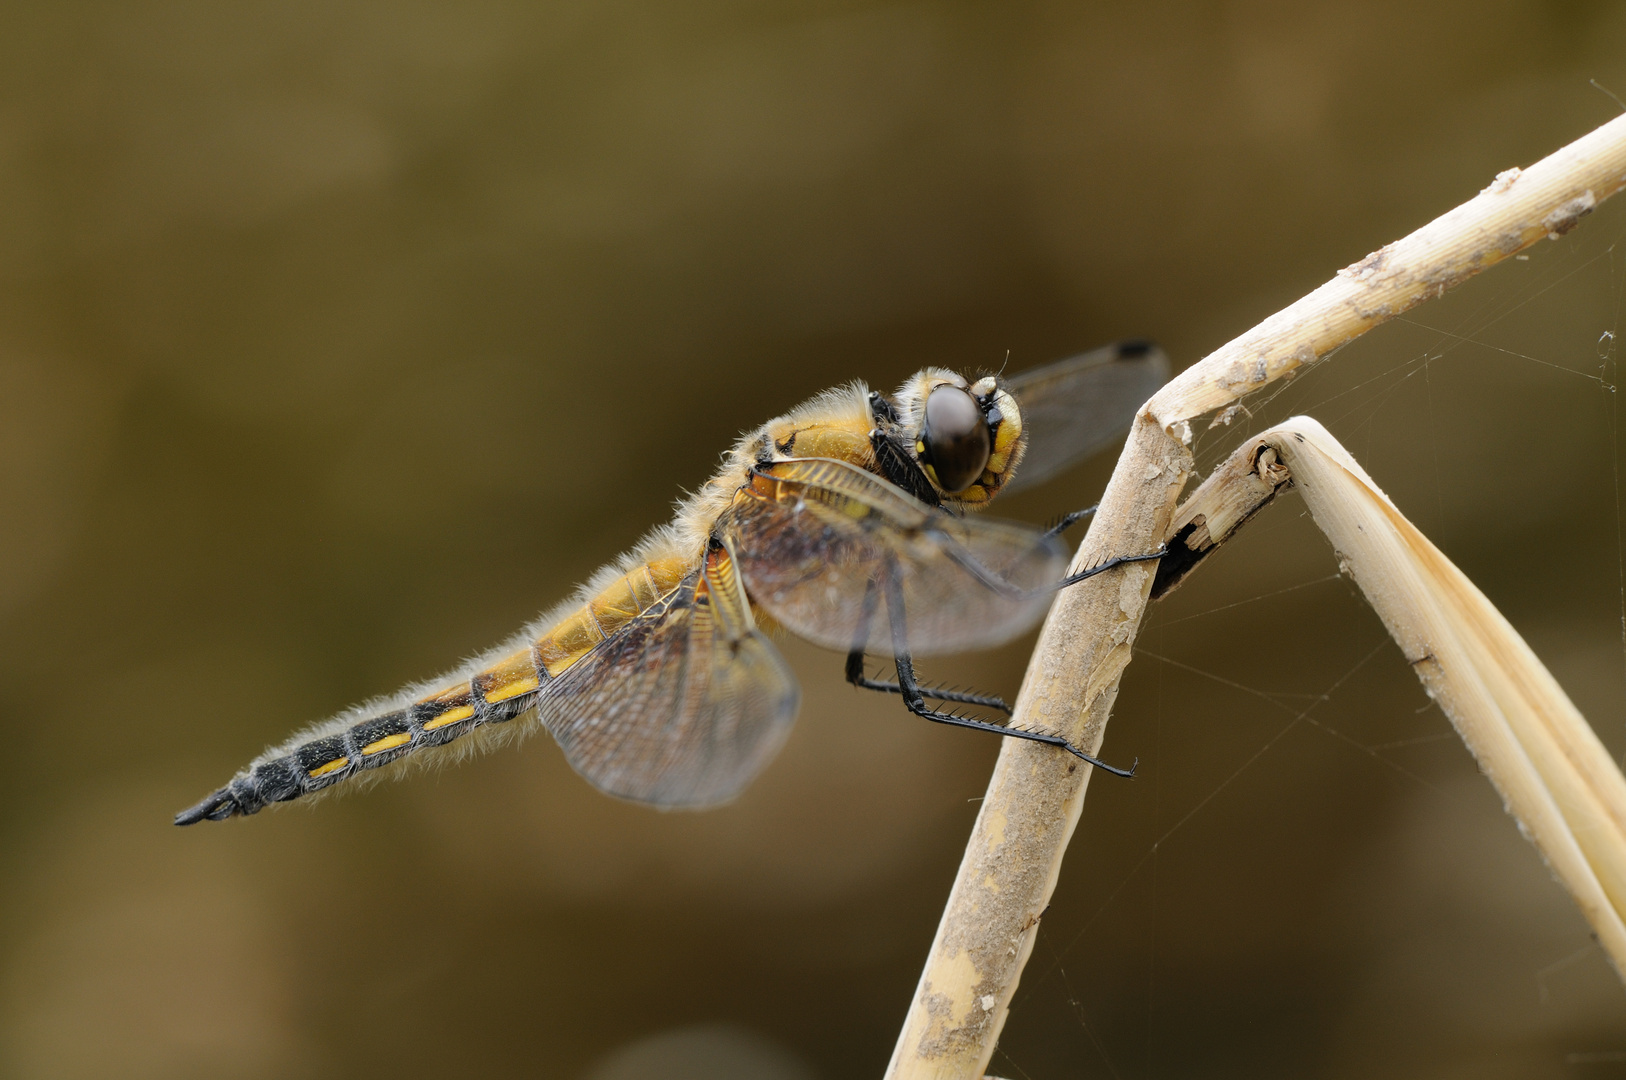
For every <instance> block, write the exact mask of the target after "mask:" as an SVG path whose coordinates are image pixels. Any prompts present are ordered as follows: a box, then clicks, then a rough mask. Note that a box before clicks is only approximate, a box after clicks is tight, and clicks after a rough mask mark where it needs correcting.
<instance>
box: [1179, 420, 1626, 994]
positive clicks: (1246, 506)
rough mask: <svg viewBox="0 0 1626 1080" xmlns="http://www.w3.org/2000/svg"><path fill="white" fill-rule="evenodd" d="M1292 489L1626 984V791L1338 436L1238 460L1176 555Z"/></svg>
mask: <svg viewBox="0 0 1626 1080" xmlns="http://www.w3.org/2000/svg"><path fill="white" fill-rule="evenodd" d="M1289 481H1291V485H1292V487H1293V488H1294V489H1295V490H1297V491H1298V492H1300V493H1301V494H1302V495H1303V496H1304V501H1305V502H1306V503H1308V504H1309V507H1310V513H1311V515H1312V516H1313V517H1314V518H1315V522H1316V524H1317V525H1319V526H1320V527H1321V531H1322V532H1324V533H1326V535H1327V539H1328V540H1330V541H1331V542H1332V546H1333V550H1334V551H1335V552H1336V553H1337V556H1338V563H1339V569H1340V570H1342V571H1343V572H1344V573H1347V574H1349V575H1350V577H1352V578H1354V579H1355V582H1356V584H1358V585H1359V586H1360V587H1361V591H1362V592H1363V593H1365V595H1366V598H1367V600H1368V602H1370V603H1371V605H1372V608H1373V610H1374V611H1376V612H1377V613H1378V616H1379V618H1381V619H1382V620H1383V624H1384V625H1385V626H1386V627H1388V629H1389V633H1390V635H1391V636H1393V637H1394V639H1395V642H1396V643H1397V644H1398V645H1399V646H1400V649H1401V651H1402V652H1403V653H1404V654H1405V657H1406V660H1407V661H1408V662H1409V663H1410V664H1411V665H1412V668H1413V669H1414V670H1415V671H1416V672H1417V676H1418V678H1420V679H1421V680H1422V681H1423V685H1424V687H1426V688H1427V690H1428V692H1429V696H1430V697H1432V698H1434V699H1435V701H1437V702H1438V703H1439V705H1440V707H1441V708H1442V709H1444V710H1445V713H1446V715H1447V716H1449V717H1450V718H1451V722H1452V724H1454V725H1455V726H1456V729H1457V732H1458V733H1459V734H1460V735H1461V736H1462V739H1463V742H1465V743H1467V744H1468V749H1469V750H1471V751H1473V755H1474V757H1475V758H1476V759H1477V760H1478V761H1479V766H1480V768H1481V769H1482V770H1483V771H1484V773H1485V775H1486V776H1487V777H1488V778H1489V779H1490V781H1491V783H1492V784H1494V785H1495V786H1496V790H1497V791H1498V792H1500V793H1501V795H1502V801H1503V803H1504V804H1505V805H1506V806H1507V809H1508V812H1509V813H1511V814H1512V815H1513V816H1514V818H1515V819H1517V821H1518V822H1519V825H1520V827H1521V828H1522V829H1523V830H1524V832H1525V835H1527V836H1528V837H1529V838H1530V839H1531V841H1532V842H1533V843H1534V844H1535V845H1536V848H1537V849H1538V850H1539V851H1540V852H1541V855H1542V857H1543V858H1544V859H1546V860H1547V864H1548V865H1549V866H1550V867H1552V870H1553V873H1554V875H1555V876H1557V878H1558V879H1559V881H1560V882H1562V883H1563V885H1564V887H1565V888H1567V889H1568V890H1569V892H1570V895H1571V896H1573V897H1574V898H1575V902H1576V904H1577V906H1579V907H1580V909H1581V913H1582V914H1583V915H1584V916H1585V917H1586V919H1587V921H1588V922H1589V923H1591V925H1592V929H1593V932H1594V933H1595V934H1596V936H1597V939H1598V943H1599V944H1600V945H1601V946H1602V947H1603V949H1604V951H1605V953H1607V954H1608V956H1609V958H1610V960H1612V961H1613V962H1614V965H1615V970H1616V971H1617V972H1622V973H1626V922H1623V921H1622V915H1623V914H1626V778H1623V777H1622V776H1621V773H1620V769H1619V768H1617V767H1616V765H1615V762H1614V759H1613V758H1611V757H1610V756H1609V751H1608V750H1606V749H1605V748H1604V745H1603V744H1602V743H1601V742H1599V741H1598V737H1597V735H1595V734H1594V733H1593V731H1592V728H1591V727H1589V726H1588V725H1587V722H1586V720H1585V719H1583V718H1582V716H1581V714H1580V712H1579V711H1578V710H1577V709H1576V708H1575V706H1574V705H1573V704H1571V702H1570V699H1569V698H1568V697H1567V696H1566V695H1565V694H1564V691H1563V690H1562V689H1560V688H1559V685H1558V683H1557V681H1556V680H1554V679H1553V677H1552V675H1551V674H1549V673H1548V671H1547V669H1546V668H1545V667H1543V666H1542V664H1541V661H1540V660H1538V659H1536V655H1535V654H1534V653H1533V652H1531V651H1530V647H1529V646H1528V645H1526V644H1525V642H1524V639H1523V638H1521V637H1519V635H1518V634H1517V633H1516V632H1515V631H1514V629H1513V627H1512V626H1510V625H1508V622H1507V620H1506V619H1504V618H1503V617H1502V616H1501V614H1500V613H1499V612H1498V611H1497V610H1496V608H1495V607H1493V606H1492V605H1491V602H1490V601H1489V600H1487V599H1485V596H1484V594H1483V593H1481V592H1480V591H1479V590H1478V589H1477V588H1475V587H1474V585H1473V583H1472V582H1470V581H1469V580H1468V579H1467V577H1466V576H1464V575H1463V573H1462V571H1460V570H1458V569H1457V568H1456V566H1454V565H1453V564H1452V563H1451V561H1450V560H1449V559H1447V558H1446V557H1445V556H1444V555H1443V554H1441V552H1440V550H1439V549H1438V548H1436V547H1435V546H1434V545H1433V544H1431V543H1430V542H1429V540H1428V538H1427V537H1425V536H1424V535H1423V534H1422V533H1420V532H1418V531H1417V528H1416V527H1415V526H1414V525H1412V523H1411V522H1410V521H1408V520H1406V517H1405V515H1403V514H1402V513H1401V512H1400V511H1399V510H1398V509H1397V508H1396V507H1395V505H1394V504H1393V503H1392V502H1390V501H1389V499H1388V496H1386V495H1384V494H1383V492H1382V491H1380V490H1378V487H1377V485H1376V484H1374V483H1373V482H1372V479H1371V477H1369V476H1367V475H1366V473H1365V471H1364V470H1362V469H1361V467H1360V465H1358V464H1357V463H1356V462H1355V459H1354V458H1352V457H1350V456H1349V453H1348V452H1347V451H1345V450H1344V448H1343V447H1342V446H1340V445H1339V444H1338V441H1337V440H1336V439H1334V438H1333V437H1332V435H1330V434H1329V433H1328V432H1327V429H1326V428H1324V427H1322V426H1321V425H1320V424H1318V423H1316V422H1315V421H1314V420H1311V419H1310V418H1309V417H1305V416H1298V417H1294V418H1293V419H1291V420H1288V421H1287V422H1286V423H1283V424H1280V425H1278V426H1277V427H1274V428H1272V429H1271V430H1269V431H1267V432H1265V433H1264V434H1262V435H1259V436H1256V437H1255V438H1253V439H1250V440H1248V442H1246V443H1244V444H1243V445H1242V446H1241V447H1239V448H1238V449H1237V450H1236V452H1235V453H1233V454H1232V455H1231V457H1230V458H1229V459H1228V460H1227V461H1226V462H1225V464H1224V465H1222V466H1221V467H1220V468H1218V469H1216V470H1215V471H1214V473H1213V474H1212V475H1211V476H1209V478H1208V479H1207V480H1205V481H1203V485H1202V487H1200V488H1198V489H1197V490H1196V491H1195V492H1193V493H1192V495H1191V498H1190V499H1188V500H1186V503H1185V504H1184V505H1183V506H1182V507H1181V509H1180V513H1179V514H1178V516H1177V518H1176V522H1175V528H1176V532H1177V537H1178V538H1179V541H1180V542H1179V544H1178V547H1179V548H1183V549H1184V550H1185V551H1186V552H1187V553H1188V555H1189V556H1192V557H1194V558H1201V557H1202V556H1204V555H1206V554H1207V553H1208V552H1209V551H1212V550H1213V549H1214V548H1215V547H1216V546H1217V545H1218V544H1220V543H1221V542H1223V541H1224V540H1225V539H1226V538H1227V537H1229V536H1230V535H1232V534H1233V533H1234V532H1235V531H1236V529H1237V527H1238V526H1239V525H1240V524H1241V523H1242V521H1245V520H1246V519H1247V518H1248V517H1249V516H1251V515H1252V513H1254V512H1257V511H1258V510H1259V509H1260V508H1261V507H1262V506H1264V504H1265V503H1267V502H1269V501H1270V500H1271V499H1273V498H1274V497H1275V495H1276V493H1277V491H1279V490H1281V489H1282V488H1283V487H1285V486H1286V485H1287V484H1288V482H1289ZM1188 525H1189V526H1190V528H1189V529H1188V528H1186V526H1188ZM1193 541H1195V542H1193ZM1193 565H1195V563H1194V562H1193ZM1162 584H1164V579H1163V577H1162V576H1161V575H1160V579H1159V585H1160V586H1161V585H1162ZM1171 587H1172V586H1171Z"/></svg>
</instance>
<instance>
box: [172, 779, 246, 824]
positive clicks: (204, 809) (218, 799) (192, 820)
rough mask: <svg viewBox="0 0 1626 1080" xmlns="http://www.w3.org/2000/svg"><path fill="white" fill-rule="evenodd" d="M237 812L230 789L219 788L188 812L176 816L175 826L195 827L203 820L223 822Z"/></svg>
mask: <svg viewBox="0 0 1626 1080" xmlns="http://www.w3.org/2000/svg"><path fill="white" fill-rule="evenodd" d="M237 812H238V807H237V800H236V799H234V798H232V794H231V789H230V788H221V789H220V790H219V791H217V792H215V793H214V794H213V795H211V796H209V797H208V798H207V799H204V800H203V801H202V802H200V803H198V805H196V806H194V807H192V808H191V809H190V810H182V811H181V812H180V813H179V814H176V815H175V824H177V825H196V824H197V823H198V822H200V821H204V820H208V821H225V820H226V819H227V818H229V817H231V816H232V814H234V813H237Z"/></svg>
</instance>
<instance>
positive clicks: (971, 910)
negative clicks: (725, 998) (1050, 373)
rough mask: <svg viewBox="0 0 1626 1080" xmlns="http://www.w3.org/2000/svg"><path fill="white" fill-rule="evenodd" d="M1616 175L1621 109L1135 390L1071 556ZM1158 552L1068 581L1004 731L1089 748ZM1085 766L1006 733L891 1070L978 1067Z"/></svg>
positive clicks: (1063, 844)
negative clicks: (1258, 403)
mask: <svg viewBox="0 0 1626 1080" xmlns="http://www.w3.org/2000/svg"><path fill="white" fill-rule="evenodd" d="M1623 184H1626V116H1622V117H1617V118H1616V119H1615V120H1612V121H1611V122H1609V123H1607V124H1605V125H1603V126H1602V127H1600V128H1598V129H1597V130H1595V131H1593V132H1592V133H1590V134H1588V135H1586V136H1584V137H1582V138H1581V139H1578V140H1576V141H1575V142H1573V143H1571V144H1570V145H1568V146H1566V147H1564V148H1563V149H1561V150H1559V151H1557V152H1556V153H1554V154H1552V155H1550V156H1549V157H1546V158H1544V159H1542V160H1541V161H1539V162H1537V163H1536V164H1535V165H1532V166H1531V167H1530V168H1528V169H1525V170H1523V171H1520V170H1517V169H1509V170H1507V171H1506V172H1503V173H1501V174H1499V175H1498V176H1497V177H1496V178H1495V179H1494V180H1493V181H1492V182H1491V184H1490V185H1489V186H1488V187H1486V188H1485V190H1484V191H1482V192H1480V193H1479V195H1478V196H1477V197H1475V198H1473V199H1470V200H1469V201H1468V202H1466V203H1464V204H1462V205H1461V206H1459V207H1457V208H1456V209H1454V210H1452V211H1450V212H1449V213H1447V214H1444V215H1442V216H1441V217H1439V218H1436V219H1435V220H1434V221H1432V222H1430V223H1429V224H1427V225H1425V226H1423V227H1422V228H1421V229H1418V230H1417V231H1416V232H1414V233H1412V234H1411V235H1409V236H1407V237H1405V238H1403V239H1401V240H1397V241H1395V242H1394V243H1392V244H1389V245H1388V246H1386V247H1384V248H1382V249H1380V250H1379V251H1376V252H1374V253H1373V254H1371V255H1368V256H1367V257H1366V258H1365V259H1362V260H1361V261H1360V262H1358V263H1356V264H1354V265H1353V266H1350V267H1347V268H1345V269H1344V270H1341V271H1339V272H1338V274H1337V275H1336V276H1334V277H1333V279H1332V280H1330V281H1328V282H1327V283H1326V284H1325V285H1322V286H1321V287H1320V288H1318V289H1316V290H1315V291H1314V292H1312V293H1310V294H1309V295H1308V296H1306V297H1304V298H1303V299H1302V300H1299V301H1298V302H1297V303H1294V304H1292V305H1291V306H1289V307H1287V308H1284V309H1283V310H1281V311H1279V312H1277V313H1276V314H1275V315H1272V316H1271V317H1269V318H1268V319H1266V320H1265V321H1264V322H1262V323H1260V324H1259V325H1257V326H1255V327H1254V328H1253V329H1252V330H1249V331H1248V332H1247V333H1245V334H1243V335H1242V336H1240V337H1238V338H1236V339H1234V340H1232V341H1231V342H1229V343H1227V344H1226V345H1224V346H1222V347H1221V348H1220V349H1218V350H1216V351H1215V352H1213V353H1211V354H1210V355H1209V356H1207V357H1205V358H1204V359H1203V360H1201V361H1199V362H1198V363H1196V364H1194V365H1193V366H1191V367H1190V368H1188V369H1186V370H1185V371H1184V372H1182V373H1181V374H1180V375H1179V376H1177V377H1176V378H1175V379H1174V380H1173V381H1172V382H1170V383H1169V384H1168V385H1167V386H1165V387H1164V388H1163V389H1162V390H1160V391H1158V393H1157V394H1156V395H1155V396H1153V398H1152V400H1151V401H1149V402H1147V404H1146V405H1145V407H1144V408H1143V409H1142V410H1141V414H1140V416H1139V417H1137V419H1136V422H1135V424H1134V427H1133V428H1132V429H1131V431H1130V435H1129V439H1128V441H1127V442H1126V443H1125V445H1124V450H1123V453H1122V454H1121V455H1120V456H1119V458H1118V465H1117V468H1116V469H1115V470H1114V471H1113V474H1112V479H1111V481H1110V482H1109V483H1108V485H1107V490H1106V493H1105V495H1104V496H1103V498H1102V501H1101V510H1100V512H1099V513H1098V514H1097V516H1096V518H1095V520H1094V522H1093V524H1092V525H1091V528H1090V531H1089V534H1088V535H1087V536H1086V537H1085V538H1084V542H1083V545H1082V546H1081V547H1080V548H1079V551H1078V554H1077V556H1076V557H1075V558H1074V562H1073V569H1074V570H1078V569H1082V568H1085V567H1088V566H1092V565H1096V564H1099V563H1101V562H1103V561H1105V560H1106V559H1108V558H1110V557H1112V556H1114V555H1126V554H1134V553H1139V552H1146V551H1152V550H1155V549H1156V548H1157V547H1158V546H1159V545H1160V544H1161V543H1163V542H1164V540H1165V539H1167V538H1168V536H1169V531H1170V524H1171V521H1172V518H1173V514H1174V510H1175V504H1176V502H1177V500H1178V499H1179V497H1180V493H1181V490H1182V489H1183V488H1184V486H1185V483H1186V480H1187V479H1188V477H1189V476H1190V471H1191V456H1190V453H1189V452H1188V450H1187V446H1188V444H1189V442H1190V439H1191V430H1190V421H1191V420H1192V419H1194V418H1195V417H1198V416H1201V415H1202V414H1204V413H1207V412H1210V411H1213V410H1215V409H1223V408H1226V407H1228V406H1230V405H1232V404H1234V403H1236V402H1237V401H1238V400H1240V398H1241V397H1242V396H1243V395H1245V394H1248V393H1252V392H1253V391H1255V390H1259V389H1261V388H1263V387H1265V386H1267V385H1269V384H1270V383H1271V382H1273V381H1275V380H1276V379H1279V378H1283V377H1284V376H1289V375H1291V374H1292V373H1293V372H1294V371H1296V370H1297V369H1298V368H1300V367H1302V366H1304V365H1306V364H1309V363H1313V362H1315V361H1316V360H1318V359H1320V358H1321V357H1322V356H1325V355H1326V354H1327V353H1328V352H1330V351H1331V350H1333V349H1335V348H1337V347H1338V346H1339V345H1342V344H1344V343H1345V342H1348V341H1350V340H1352V339H1354V338H1356V337H1359V336H1360V335H1361V334H1363V333H1365V332H1366V331H1367V330H1370V329H1371V328H1372V327H1374V326H1376V325H1378V324H1379V323H1382V322H1384V321H1386V320H1388V319H1390V318H1392V317H1394V316H1395V315H1398V314H1400V313H1401V312H1404V311H1406V310H1408V309H1410V308H1412V307H1415V306H1416V305H1417V304H1419V303H1422V302H1423V301H1424V300H1428V299H1431V298H1433V297H1436V296H1439V295H1441V294H1442V293H1444V292H1445V290H1446V289H1448V288H1450V287H1451V286H1453V285H1456V284H1458V283H1459V282H1461V281H1464V280H1466V279H1468V278H1469V277H1472V276H1473V275H1474V274H1477V273H1478V272H1479V271H1481V270H1483V269H1485V268H1486V267H1488V266H1492V265H1494V264H1495V263H1497V262H1500V261H1502V260H1503V259H1505V258H1508V257H1509V256H1511V255H1513V254H1515V253H1517V252H1518V251H1520V250H1522V249H1524V248H1526V247H1529V246H1530V245H1531V244H1534V243H1535V242H1537V241H1538V240H1540V239H1541V238H1542V237H1545V236H1557V235H1561V234H1562V233H1565V232H1567V231H1569V230H1570V229H1572V228H1574V227H1575V225H1576V224H1577V223H1578V222H1579V221H1580V219H1581V218H1582V217H1584V216H1585V215H1586V214H1588V213H1590V212H1591V211H1592V209H1593V208H1594V207H1596V206H1597V204H1598V203H1600V202H1602V201H1603V200H1604V199H1606V198H1608V197H1609V196H1610V195H1613V194H1614V193H1615V192H1616V191H1618V190H1620V188H1621V186H1622V185H1623ZM1153 565H1154V564H1150V563H1139V564H1130V565H1126V566H1123V567H1121V568H1118V569H1114V570H1111V571H1108V572H1107V573H1104V574H1101V575H1099V576H1097V577H1093V578H1090V579H1088V580H1086V581H1085V582H1083V583H1082V584H1080V585H1077V586H1074V587H1073V588H1070V589H1067V590H1065V591H1064V592H1063V593H1062V594H1061V596H1060V597H1059V598H1058V599H1057V601H1056V604H1055V606H1054V607H1052V608H1051V611H1050V615H1049V618H1048V619H1047V620H1046V621H1045V625H1044V629H1043V630H1042V631H1041V633H1040V635H1039V642H1038V645H1037V647H1036V648H1035V650H1034V654H1033V658H1032V661H1031V662H1030V663H1029V666H1028V671H1027V676H1026V678H1025V679H1024V680H1023V683H1022V690H1021V694H1020V695H1019V696H1018V698H1017V701H1016V707H1015V714H1014V715H1013V716H1012V718H1011V723H1012V725H1013V726H1018V727H1042V728H1045V729H1047V730H1050V731H1056V732H1059V733H1061V734H1063V735H1065V736H1066V737H1067V738H1068V739H1069V740H1071V741H1072V742H1073V743H1074V745H1076V746H1079V747H1081V748H1083V749H1085V750H1086V751H1087V752H1090V753H1094V752H1096V751H1097V750H1098V749H1099V747H1100V745H1101V740H1102V737H1103V735H1104V733H1105V727H1106V722H1107V719H1108V717H1109V715H1110V714H1111V710H1112V703H1113V701H1114V699H1115V698H1116V696H1117V693H1118V680H1119V677H1120V676H1121V675H1122V673H1123V669H1124V668H1125V667H1126V666H1127V664H1128V662H1129V658H1130V655H1131V648H1132V646H1133V643H1134V638H1135V633H1136V630H1137V629H1138V628H1139V626H1140V619H1141V615H1142V613H1143V612H1144V610H1145V606H1146V599H1147V596H1148V594H1149V592H1150V590H1151V586H1152V581H1153V573H1154V571H1153V569H1152V567H1153ZM1090 771H1091V770H1090V768H1089V767H1088V766H1087V765H1084V764H1083V763H1081V762H1079V761H1078V760H1077V759H1076V758H1070V757H1069V756H1068V755H1064V754H1060V753H1056V752H1055V751H1053V750H1050V749H1049V748H1046V747H1039V746H1035V745H1034V744H1032V743H1027V742H1023V741H1019V740H1016V739H1006V740H1005V741H1004V745H1003V747H1002V748H1001V750H1000V757H999V763H998V765H997V766H996V767H995V769H994V774H993V777H992V779H991V780H990V782H989V786H988V792H987V795H986V797H985V798H984V800H983V803H982V810H981V813H980V814H979V815H978V818H977V823H976V826H975V827H974V828H973V830H972V834H971V838H970V840H969V841H968V842H967V845H966V851H965V856H964V859H963V860H962V862H961V864H960V871H959V876H958V877H957V879H956V880H955V883H954V888H953V890H952V892H951V893H950V895H949V900H948V904H947V906H946V907H945V909H944V911H943V917H942V920H941V922H940V923H939V925H938V929H937V936H936V938H935V940H934V941H933V942H932V946H931V951H930V953H929V954H928V956H927V960H926V966H925V970H924V971H923V972H922V973H921V978H920V984H919V986H918V987H917V988H916V990H915V996H914V1000H913V1001H912V1002H911V1003H910V1006H909V1011H908V1014H907V1017H906V1019H905V1022H904V1026H903V1030H902V1032H901V1033H900V1034H899V1036H898V1044H897V1047H896V1049H895V1050H894V1051H893V1055H892V1061H891V1063H890V1065H889V1066H888V1068H887V1073H886V1075H887V1077H889V1078H910V1080H916V1078H928V1077H930V1078H940V1080H949V1078H954V1080H976V1078H979V1077H982V1076H983V1075H984V1073H985V1072H986V1069H987V1064H988V1060H989V1058H990V1057H991V1056H992V1054H993V1051H994V1045H995V1043H996V1041H997V1040H998V1038H999V1033H1000V1030H1001V1029H1002V1028H1003V1027H1004V1024H1005V1019H1006V1015H1007V1010H1008V1008H1009V1006H1010V1001H1011V996H1012V995H1013V994H1014V993H1015V991H1016V985H1017V981H1018V980H1019V979H1020V977H1021V973H1022V967H1023V965H1024V964H1025V963H1026V962H1027V958H1028V955H1029V954H1030V953H1031V951H1032V948H1033V940H1034V935H1035V932H1036V927H1037V925H1038V921H1039V917H1040V915H1041V913H1042V912H1043V911H1044V909H1045V907H1046V906H1048V904H1049V903H1050V896H1051V892H1052V891H1053V890H1054V888H1055V884H1056V878H1057V876H1058V874H1059V873H1060V870H1061V860H1062V857H1063V856H1064V854H1065V853H1066V850H1067V842H1068V840H1070V839H1071V837H1072V834H1073V829H1074V827H1075V826H1076V825H1077V823H1078V819H1079V813H1080V811H1081V810H1082V809H1083V804H1084V792H1085V787H1086V784H1087V783H1088V780H1089V773H1090Z"/></svg>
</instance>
